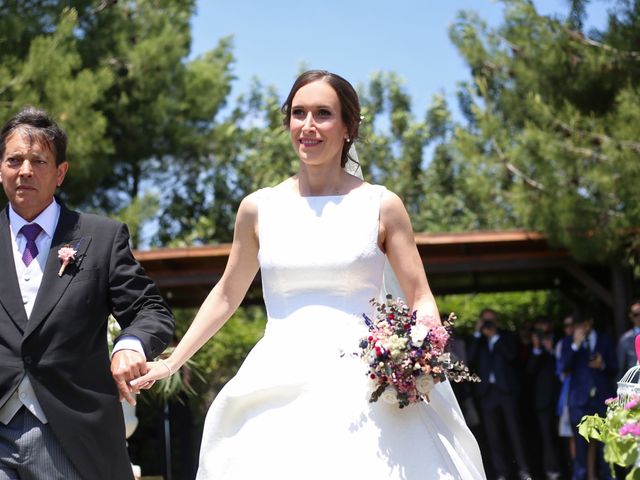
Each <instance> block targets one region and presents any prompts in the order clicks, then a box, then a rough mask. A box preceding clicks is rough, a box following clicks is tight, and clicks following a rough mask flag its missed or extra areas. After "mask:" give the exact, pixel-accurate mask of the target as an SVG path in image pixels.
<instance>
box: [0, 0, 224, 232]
mask: <svg viewBox="0 0 640 480" xmlns="http://www.w3.org/2000/svg"><path fill="white" fill-rule="evenodd" d="M7 3H9V4H7ZM7 3H4V4H3V5H2V6H0V11H1V12H2V15H0V45H1V46H2V48H0V60H1V62H0V114H2V115H3V117H4V118H7V117H8V116H10V115H11V114H13V113H14V112H15V111H17V110H18V109H20V108H21V107H22V106H23V105H24V104H27V103H30V104H35V105H37V106H40V107H43V108H45V109H47V110H49V111H50V112H51V113H52V114H53V115H54V116H55V117H56V118H57V119H58V120H59V121H60V123H61V124H62V126H63V127H64V128H65V129H66V130H67V133H68V134H69V138H70V159H71V161H72V168H71V170H70V175H69V176H68V179H67V181H66V183H65V188H64V189H63V191H62V193H61V195H62V197H63V198H64V199H65V200H66V201H68V202H69V203H70V204H71V205H73V206H78V207H80V208H84V209H92V210H97V211H100V212H103V213H107V214H111V213H115V212H119V211H121V210H122V209H124V208H126V207H127V206H128V205H129V204H130V203H131V202H135V201H137V200H138V199H139V198H140V197H141V196H142V195H143V194H145V193H148V192H146V191H147V190H149V189H150V188H151V186H154V185H160V186H162V183H161V180H162V179H163V178H164V179H165V180H166V179H167V172H168V171H171V172H176V171H180V170H181V169H184V170H196V169H197V168H199V165H200V163H201V159H202V158H204V157H207V156H208V155H209V149H210V146H211V142H212V138H213V137H214V130H215V129H216V127H217V122H216V121H215V117H216V115H217V114H218V113H219V112H220V110H222V109H223V108H224V106H225V102H226V98H227V96H228V94H229V92H230V90H231V81H232V79H233V77H232V74H231V66H232V63H233V56H232V54H231V39H230V38H225V39H222V40H221V41H220V42H219V44H218V46H217V47H216V48H214V49H213V50H211V51H209V52H206V53H205V54H203V55H201V56H200V57H198V58H195V59H189V58H188V56H189V49H190V44H191V32H190V23H189V22H190V19H191V16H192V15H193V12H194V8H195V1H194V0H161V1H156V0H133V1H129V2H119V3H118V2H108V1H105V2H102V3H100V4H97V2H93V1H86V0H85V1H82V0H75V1H67V0H64V1H63V0H58V1H55V0H42V1H38V2H31V1H28V2H7ZM96 5H97V6H96ZM5 13H6V14H5ZM194 165H195V166H194ZM176 180H179V179H176V178H175V176H174V178H172V179H170V180H167V181H172V182H175V181H176ZM186 187H187V188H188V185H187V186H186ZM150 193H151V194H155V195H156V197H157V198H164V197H163V195H162V194H161V190H159V189H158V188H157V187H156V189H155V191H152V192H150ZM188 193H189V191H188V190H187V194H188ZM164 213H166V212H164ZM178 213H179V212H178ZM133 241H134V243H135V244H137V243H138V238H137V236H134V237H133Z"/></svg>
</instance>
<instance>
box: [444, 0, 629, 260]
mask: <svg viewBox="0 0 640 480" xmlns="http://www.w3.org/2000/svg"><path fill="white" fill-rule="evenodd" d="M573 3H574V5H573V7H574V8H573V9H572V11H571V14H570V15H569V16H568V18H567V20H561V19H558V18H549V17H546V16H542V15H540V14H538V13H537V12H536V10H535V8H534V5H533V4H532V3H531V2H529V1H526V0H506V1H505V2H504V4H505V19H504V23H503V24H502V25H501V26H500V27H499V28H497V29H489V28H488V27H487V26H486V24H485V23H484V22H483V21H482V20H481V19H480V18H479V17H478V16H477V15H475V14H472V13H469V12H463V13H461V14H460V15H459V17H458V20H457V22H456V23H455V24H454V25H453V26H452V28H451V38H452V40H453V42H454V43H455V44H456V46H457V47H458V49H459V50H460V52H461V53H462V55H463V56H464V58H465V60H466V61H467V63H468V64H469V66H470V68H471V73H472V76H473V81H472V82H469V83H468V84H467V85H465V86H464V89H463V93H464V95H465V96H466V98H467V100H468V102H469V111H470V113H471V116H472V122H470V123H469V125H468V126H466V128H464V129H459V130H458V131H456V133H455V135H454V137H453V138H452V140H451V141H450V143H449V145H450V148H451V152H452V153H453V155H454V156H460V157H461V158H464V159H466V161H468V162H471V163H474V164H475V163H477V164H478V165H479V166H481V169H480V170H476V172H477V173H480V174H481V175H482V176H484V177H485V179H486V181H488V183H486V182H485V184H486V185H489V186H490V188H491V190H492V191H493V192H495V195H496V196H497V197H499V200H500V201H499V202H498V205H501V208H503V209H504V211H505V212H506V213H508V214H509V215H512V216H513V218H514V219H515V221H514V224H516V225H519V226H522V227H527V228H532V229H536V230H541V231H544V232H545V233H546V234H547V235H548V236H549V237H550V238H551V239H552V241H554V242H557V243H559V244H561V245H565V246H567V247H568V248H570V250H571V251H572V252H573V254H574V255H575V256H576V257H577V258H578V259H590V260H594V259H597V260H599V261H601V262H614V263H615V262H619V261H620V260H622V259H629V258H630V257H631V256H632V252H633V251H634V250H633V249H634V247H636V250H637V245H638V231H637V226H638V225H640V191H639V190H638V189H637V188H636V187H635V183H636V182H635V178H637V175H638V173H640V162H638V153H640V144H638V141H637V138H638V134H639V133H640V131H639V128H640V127H639V125H640V122H639V120H640V118H639V115H640V114H639V112H640V110H639V109H638V106H639V104H640V95H639V94H638V93H639V92H638V87H639V86H638V81H639V79H640V76H639V73H640V63H639V61H640V52H637V51H636V50H635V48H636V47H637V41H638V38H639V37H640V29H639V27H638V25H639V24H638V18H639V17H638V13H640V4H639V3H638V2H637V1H632V0H628V1H626V0H625V1H619V2H617V3H616V9H615V10H614V11H613V12H612V13H611V16H610V18H609V23H608V26H607V28H606V29H605V30H604V31H602V32H598V31H593V32H589V34H587V33H585V32H584V31H582V30H581V29H580V28H581V23H582V21H581V18H582V16H583V6H584V3H585V2H573ZM473 181H479V180H478V179H477V178H476V179H474V180H473ZM479 182H480V183H482V180H480V181H479ZM502 200H504V203H503V202H502Z"/></svg>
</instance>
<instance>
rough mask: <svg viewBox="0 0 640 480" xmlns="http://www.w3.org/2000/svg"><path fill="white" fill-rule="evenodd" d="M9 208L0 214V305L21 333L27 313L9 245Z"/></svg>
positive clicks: (11, 247) (11, 248)
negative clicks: (1, 275)
mask: <svg viewBox="0 0 640 480" xmlns="http://www.w3.org/2000/svg"><path fill="white" fill-rule="evenodd" d="M8 208H9V207H7V208H5V209H4V211H3V212H2V213H0V266H2V271H3V278H2V282H0V304H2V306H3V307H4V309H5V310H6V311H7V313H8V315H9V318H11V320H12V321H13V323H15V324H16V326H17V327H18V328H19V329H20V331H21V332H24V329H25V327H26V325H27V313H26V312H25V310H24V304H23V303H22V293H21V292H20V285H19V284H18V275H17V273H16V266H15V260H14V258H13V245H12V243H11V229H10V228H9V209H8Z"/></svg>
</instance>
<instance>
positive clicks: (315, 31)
mask: <svg viewBox="0 0 640 480" xmlns="http://www.w3.org/2000/svg"><path fill="white" fill-rule="evenodd" d="M590 3H591V4H590V5H589V9H588V20H587V22H586V23H587V25H588V26H594V27H596V28H597V27H603V26H604V25H605V24H606V11H607V8H610V7H611V0H593V1H592V2H590ZM534 4H535V6H536V8H537V10H538V11H539V12H540V13H542V14H549V15H556V16H559V17H560V18H565V17H566V14H567V11H568V5H569V0H534ZM461 10H472V11H475V12H476V13H478V14H479V15H480V16H481V18H483V19H484V20H485V21H486V22H487V23H488V24H489V25H490V26H497V25H499V24H500V21H501V19H502V11H503V4H502V3H500V2H497V1H494V0H366V1H365V0H323V1H320V2H318V1H316V2H300V1H294V0H271V1H268V0H198V2H197V13H196V15H195V16H194V18H193V19H192V35H193V43H192V57H195V56H198V55H200V54H202V53H203V52H206V51H207V50H210V49H212V48H214V47H215V46H216V45H217V43H218V41H219V40H220V39H221V38H223V37H226V36H229V35H232V36H233V45H234V47H233V54H234V57H235V59H236V63H235V64H234V67H233V73H234V75H235V76H236V77H237V80H236V81H235V82H234V85H233V91H232V97H231V98H232V99H233V98H236V97H237V96H238V95H239V94H241V93H245V92H247V91H248V87H249V85H250V82H251V80H252V79H253V78H255V77H257V78H258V79H260V81H261V82H262V83H263V84H264V85H272V86H274V87H275V88H276V90H277V92H278V94H279V95H280V97H281V99H282V100H284V98H285V97H286V94H287V93H288V91H289V88H290V87H291V84H292V83H293V81H294V80H295V77H296V75H297V74H298V73H299V72H300V71H301V68H302V67H303V66H304V67H305V68H319V69H325V70H330V71H332V72H335V73H337V74H339V75H341V76H343V77H345V78H346V79H347V80H349V81H350V82H351V83H352V84H353V85H354V86H357V85H359V84H364V83H367V82H368V80H369V78H370V76H371V74H373V73H374V72H381V71H385V72H386V71H391V72H395V73H396V74H398V75H399V76H400V77H401V78H402V79H403V81H404V85H405V88H406V91H407V92H408V93H409V94H410V95H411V97H412V98H413V106H412V110H413V111H414V114H417V115H420V116H422V115H423V114H424V112H425V111H426V109H427V108H428V106H429V104H430V103H431V102H430V101H431V98H432V97H433V95H435V94H444V95H445V97H446V98H447V101H449V102H450V103H452V104H453V103H455V91H456V85H457V83H458V82H460V81H464V80H468V79H469V69H468V67H467V66H466V65H465V63H464V61H463V59H462V57H461V56H460V54H459V53H458V52H457V50H456V49H455V47H454V46H453V44H452V42H451V41H450V40H449V36H448V28H449V25H450V24H451V23H452V22H453V21H455V18H456V15H457V13H458V12H459V11H461Z"/></svg>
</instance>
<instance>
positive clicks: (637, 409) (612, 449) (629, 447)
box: [578, 396, 640, 480]
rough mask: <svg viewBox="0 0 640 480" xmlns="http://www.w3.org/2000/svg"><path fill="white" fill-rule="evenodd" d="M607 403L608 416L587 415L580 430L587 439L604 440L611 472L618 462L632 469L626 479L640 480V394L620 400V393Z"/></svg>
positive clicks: (606, 459) (605, 454)
mask: <svg viewBox="0 0 640 480" xmlns="http://www.w3.org/2000/svg"><path fill="white" fill-rule="evenodd" d="M605 403H606V404H607V411H606V414H605V416H604V417H601V416H599V415H597V414H596V415H586V416H584V417H583V418H582V420H581V421H580V423H579V424H578V432H579V433H580V435H582V436H583V437H584V438H586V439H587V440H591V439H593V440H599V441H601V442H602V443H604V459H605V461H606V462H607V463H609V465H610V466H611V471H612V475H613V468H614V465H619V466H621V467H627V468H628V469H629V473H628V474H627V476H626V477H625V479H626V480H640V465H639V462H640V458H639V457H638V446H639V442H640V397H637V396H636V397H633V398H631V399H629V401H628V402H624V401H620V399H619V398H618V397H616V398H610V399H608V400H607V401H606V402H605Z"/></svg>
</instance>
